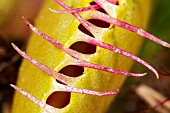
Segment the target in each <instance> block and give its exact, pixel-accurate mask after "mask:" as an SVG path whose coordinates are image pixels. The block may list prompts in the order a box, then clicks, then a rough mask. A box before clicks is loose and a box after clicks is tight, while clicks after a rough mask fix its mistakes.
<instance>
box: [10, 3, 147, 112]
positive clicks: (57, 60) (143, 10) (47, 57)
mask: <svg viewBox="0 0 170 113" xmlns="http://www.w3.org/2000/svg"><path fill="white" fill-rule="evenodd" d="M63 1H64V2H65V3H66V4H67V5H69V6H71V7H74V8H75V7H82V6H87V5H88V4H89V3H90V2H91V0H63ZM49 7H50V8H54V9H62V8H61V7H60V6H59V5H58V4H57V3H55V2H54V1H53V0H52V1H51V0H50V1H49V0H46V2H45V3H44V6H43V8H42V11H41V13H40V14H39V17H38V18H37V20H36V26H37V28H38V29H39V30H41V31H43V32H44V33H46V34H48V35H49V36H51V37H52V38H54V39H55V40H58V41H59V42H60V43H62V44H64V45H65V46H66V47H69V46H70V45H72V44H73V43H74V42H76V39H75V40H73V39H72V40H71V39H70V38H71V37H75V36H76V34H77V33H78V32H79V31H78V30H77V27H78V25H79V23H78V22H77V20H76V19H75V18H74V17H73V16H72V15H71V14H54V13H51V12H50V11H49V10H48V8H49ZM149 7H150V0H136V1H135V0H119V8H118V10H117V14H116V16H117V18H118V19H121V20H123V21H126V22H128V23H130V24H132V25H135V26H138V27H141V28H145V27H146V23H147V18H148V14H149ZM83 16H84V18H88V17H87V16H88V13H87V14H86V13H85V14H83ZM142 39H143V38H141V37H140V36H138V35H136V34H134V33H131V32H129V31H127V30H124V29H121V28H118V27H112V28H110V29H108V30H107V31H106V32H105V33H104V34H103V38H102V41H104V42H106V43H109V44H112V45H115V46H117V47H119V48H121V49H124V50H126V51H128V52H131V53H133V54H135V55H136V54H137V53H138V50H139V49H140V46H141V43H142ZM26 52H27V54H28V55H30V56H31V57H33V58H34V59H37V60H38V61H40V62H42V63H44V64H45V65H47V66H49V67H51V68H53V69H55V70H56V71H59V70H60V69H61V68H62V67H64V66H66V65H69V62H71V61H67V59H68V58H69V57H68V56H66V54H65V53H63V52H62V51H60V50H59V49H57V48H55V47H54V46H53V45H51V44H50V43H48V42H47V41H45V40H44V39H41V38H40V37H39V36H37V35H36V34H34V33H33V34H32V36H31V38H30V41H29V44H28V47H27V51H26ZM87 57H88V58H90V59H89V61H90V62H93V63H96V64H101V65H104V66H107V67H111V68H114V69H120V70H124V71H129V70H130V68H131V66H132V63H133V61H132V60H131V59H129V58H126V57H124V56H122V55H118V54H116V53H113V52H110V51H108V50H106V49H102V48H100V47H97V52H96V53H95V54H92V55H89V56H87ZM88 58H87V60H88ZM125 78H126V77H124V76H122V75H113V74H110V73H106V72H102V71H98V70H94V69H88V68H85V71H84V74H83V75H81V76H80V77H79V78H78V79H76V80H75V81H74V83H72V86H74V87H78V88H85V89H90V90H95V91H115V90H116V89H117V88H120V86H121V85H122V83H123V81H124V80H125ZM53 82H55V80H54V79H53V78H51V77H50V76H48V75H47V74H45V73H44V72H42V71H41V70H40V69H38V68H36V67H35V66H33V65H32V64H30V63H29V62H27V61H25V60H24V61H23V63H22V65H21V67H20V72H19V77H18V82H17V86H19V87H21V88H22V89H23V90H25V91H27V92H28V93H30V94H31V95H33V96H35V97H36V98H38V99H40V100H42V101H43V102H45V101H46V99H47V98H48V96H49V95H50V93H51V91H50V90H51V89H52V87H53ZM114 97H115V96H110V97H98V96H90V95H83V94H75V93H71V100H70V103H69V104H68V105H67V106H66V107H65V108H63V109H60V110H61V113H104V112H105V111H106V110H107V109H108V106H109V104H110V102H111V101H112V100H113V99H114ZM42 111H43V109H41V108H40V107H39V106H37V105H35V104H34V103H33V102H32V101H30V100H28V99H27V98H25V97H24V96H22V95H21V94H19V93H18V92H17V93H16V94H15V98H14V103H13V108H12V113H18V112H20V113H41V112H42ZM57 113H58V112H57Z"/></svg>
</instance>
